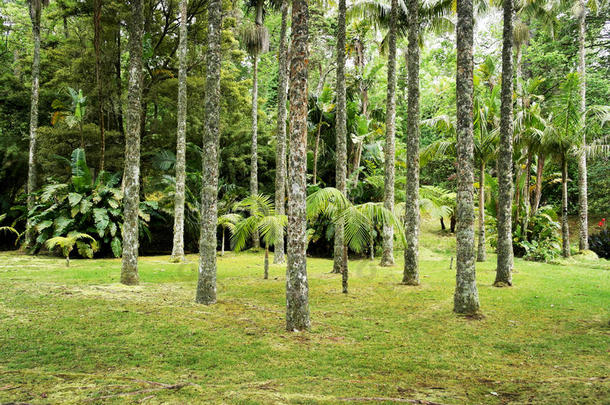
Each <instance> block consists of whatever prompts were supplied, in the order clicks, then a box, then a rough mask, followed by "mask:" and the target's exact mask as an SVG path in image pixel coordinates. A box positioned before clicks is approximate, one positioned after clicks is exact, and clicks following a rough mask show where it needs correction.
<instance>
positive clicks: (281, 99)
mask: <svg viewBox="0 0 610 405" xmlns="http://www.w3.org/2000/svg"><path fill="white" fill-rule="evenodd" d="M288 6H289V0H283V1H282V6H281V8H282V25H281V28H280V49H279V74H278V76H279V79H278V96H277V100H278V101H277V142H276V144H277V145H276V150H275V162H276V163H275V209H276V212H277V214H278V215H284V214H285V212H286V210H285V208H284V207H285V206H286V187H285V185H286V98H287V89H286V86H287V85H288V46H287V44H286V31H287V26H288ZM285 261H286V260H285V258H284V238H279V240H277V241H276V243H275V247H274V254H273V263H276V264H281V263H284V262H285Z"/></svg>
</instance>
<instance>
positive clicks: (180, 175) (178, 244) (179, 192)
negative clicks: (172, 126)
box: [171, 0, 187, 262]
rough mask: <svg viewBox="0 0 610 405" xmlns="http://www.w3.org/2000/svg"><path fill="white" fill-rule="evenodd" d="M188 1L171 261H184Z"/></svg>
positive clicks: (183, 4) (181, 45)
mask: <svg viewBox="0 0 610 405" xmlns="http://www.w3.org/2000/svg"><path fill="white" fill-rule="evenodd" d="M186 7H187V0H180V40H179V44H178V117H177V121H178V122H177V124H178V125H177V127H178V128H177V133H176V165H175V168H176V193H175V198H174V244H173V247H172V255H171V261H173V262H181V261H184V200H185V196H184V189H185V178H186V111H187V110H186V109H187V94H186V91H187V90H186V62H187V61H186V53H187V27H186V18H187V16H186V12H187V8H186Z"/></svg>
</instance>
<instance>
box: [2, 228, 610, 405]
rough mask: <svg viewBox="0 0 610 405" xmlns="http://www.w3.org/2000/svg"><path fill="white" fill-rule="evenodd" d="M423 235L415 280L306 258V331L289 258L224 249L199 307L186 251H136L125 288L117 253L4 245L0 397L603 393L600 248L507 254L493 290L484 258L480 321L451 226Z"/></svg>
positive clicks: (448, 398)
mask: <svg viewBox="0 0 610 405" xmlns="http://www.w3.org/2000/svg"><path fill="white" fill-rule="evenodd" d="M423 242H424V243H423V245H424V247H423V248H422V253H421V274H422V278H421V280H422V285H421V286H420V287H416V288H414V287H406V286H401V285H399V284H398V283H399V281H400V278H401V266H400V264H399V265H397V266H396V267H393V268H390V269H387V268H380V267H377V266H376V265H375V263H373V262H369V261H353V262H351V279H350V288H351V293H350V294H349V295H343V294H341V293H340V279H339V278H338V277H337V276H336V275H331V274H328V272H329V271H330V269H331V267H332V262H331V261H329V260H323V259H311V260H310V261H309V264H308V272H309V280H310V305H311V317H312V324H313V329H312V331H311V332H310V333H288V332H285V331H284V306H285V302H284V268H283V267H281V266H272V268H271V279H270V280H263V279H262V255H255V254H249V253H244V254H239V255H233V254H227V255H226V256H225V257H223V258H219V261H218V296H219V302H218V304H217V305H215V306H211V307H205V306H200V305H197V304H195V303H194V302H193V298H194V289H195V282H196V273H197V272H196V260H197V258H196V256H189V261H190V263H188V264H169V263H168V257H147V258H143V259H142V260H141V264H140V274H141V280H142V284H141V285H140V286H138V287H124V286H121V285H120V284H118V282H119V271H120V261H119V260H74V261H73V262H72V267H70V268H69V269H67V268H65V267H64V261H63V260H61V259H56V258H45V257H36V258H33V257H26V256H20V255H17V254H12V253H2V254H0V326H1V329H2V331H1V334H0V403H6V402H12V401H15V402H25V403H31V404H44V403H53V404H55V403H64V402H65V403H136V402H143V403H149V404H154V403H238V404H257V403H302V404H318V403H340V402H341V403H349V402H356V401H364V402H366V401H370V402H382V401H381V400H380V398H384V399H385V402H387V403H390V402H401V401H402V402H407V401H405V400H407V399H408V400H420V401H431V402H435V403H443V404H461V403H491V404H495V403H498V404H500V403H549V404H558V403H565V404H573V403H591V404H594V403H595V404H598V403H603V402H604V401H606V403H608V402H607V401H609V399H610V366H609V365H610V324H609V320H610V313H609V307H610V271H609V270H610V265H609V263H610V262H608V261H584V260H582V259H581V260H580V261H579V259H571V260H570V261H568V262H564V263H563V264H562V265H543V264H537V263H531V262H524V261H521V260H517V262H516V268H517V273H516V274H515V275H514V283H515V286H514V287H512V288H506V289H496V288H493V287H491V284H492V282H493V279H494V269H495V265H494V261H495V257H494V256H493V255H490V257H489V259H488V262H487V263H484V264H481V265H480V266H477V270H478V274H477V278H478V283H479V293H480V298H481V304H482V311H483V313H484V315H485V318H484V319H482V320H468V319H463V318H460V317H457V316H455V315H454V314H453V313H452V294H453V288H454V283H455V279H454V277H455V274H454V271H452V270H449V261H450V260H449V258H450V255H451V254H450V252H451V251H452V249H453V246H454V243H455V242H454V240H453V239H452V238H450V237H444V236H441V235H439V234H434V233H430V232H429V231H428V233H427V234H426V236H425V239H424V241H423ZM372 398H377V399H378V400H374V399H372ZM419 403H425V402H419Z"/></svg>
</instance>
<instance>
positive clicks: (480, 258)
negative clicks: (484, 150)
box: [477, 161, 487, 262]
mask: <svg viewBox="0 0 610 405" xmlns="http://www.w3.org/2000/svg"><path fill="white" fill-rule="evenodd" d="M486 256H487V255H486V252H485V162H484V161H481V173H480V174H479V245H478V248H477V262H484V261H485V260H486Z"/></svg>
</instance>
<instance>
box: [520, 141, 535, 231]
mask: <svg viewBox="0 0 610 405" xmlns="http://www.w3.org/2000/svg"><path fill="white" fill-rule="evenodd" d="M526 150H527V161H526V162H525V181H524V182H523V183H524V185H523V204H524V205H525V215H524V216H523V221H522V225H523V226H522V227H521V228H522V229H523V230H524V231H527V228H528V227H529V221H530V217H531V215H532V207H531V198H530V197H531V196H530V187H531V185H532V175H531V172H532V159H533V152H532V150H531V148H526Z"/></svg>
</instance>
